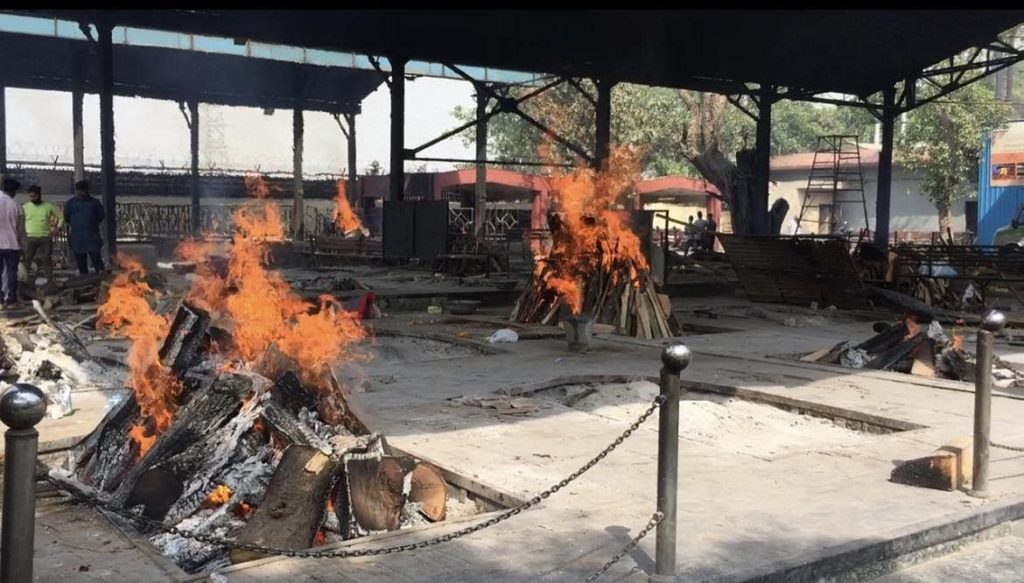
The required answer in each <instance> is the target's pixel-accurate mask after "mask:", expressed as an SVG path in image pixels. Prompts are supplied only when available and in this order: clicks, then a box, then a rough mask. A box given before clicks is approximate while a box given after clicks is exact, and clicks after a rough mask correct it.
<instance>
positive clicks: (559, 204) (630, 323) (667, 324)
mask: <svg viewBox="0 0 1024 583" xmlns="http://www.w3.org/2000/svg"><path fill="white" fill-rule="evenodd" d="M639 176H640V170H639V156H638V153H637V152H635V151H633V150H630V149H628V148H623V147H616V148H612V150H611V152H610V154H609V156H608V160H607V162H606V164H605V166H604V167H603V168H602V169H601V170H600V171H594V170H592V169H590V168H576V169H575V170H573V171H572V172H568V173H565V174H561V175H555V176H552V177H551V183H552V192H553V193H554V194H553V196H554V198H555V212H553V213H552V214H550V215H549V219H548V223H549V228H550V230H551V248H550V250H549V251H548V253H547V255H546V256H544V257H540V258H536V259H535V266H534V270H533V277H532V279H531V280H530V283H529V285H527V286H526V288H525V289H524V290H523V293H522V295H520V297H519V300H518V301H517V302H516V305H515V307H514V308H513V310H512V314H511V316H510V319H511V320H513V321H516V322H530V323H538V322H539V323H541V324H557V323H558V322H559V320H560V319H562V318H563V317H565V316H580V315H581V314H585V315H587V316H589V317H591V318H593V320H594V321H595V322H599V323H604V324H611V325H614V326H615V328H616V330H617V332H618V333H620V334H624V335H628V336H635V337H639V338H664V337H668V336H675V335H677V334H678V333H679V325H678V323H677V322H676V319H675V317H674V316H673V314H672V309H671V303H670V302H669V298H668V296H667V295H665V294H659V293H658V291H657V289H656V286H655V282H654V280H653V279H652V278H651V274H650V267H649V266H648V263H647V258H646V257H645V256H644V254H643V252H642V251H641V249H640V238H639V237H638V236H637V235H636V233H635V232H633V230H632V229H631V227H630V215H629V213H628V211H624V210H621V209H623V208H625V204H624V201H625V199H626V196H627V195H628V194H630V192H631V191H632V186H633V185H634V184H635V183H636V181H637V179H638V178H639Z"/></svg>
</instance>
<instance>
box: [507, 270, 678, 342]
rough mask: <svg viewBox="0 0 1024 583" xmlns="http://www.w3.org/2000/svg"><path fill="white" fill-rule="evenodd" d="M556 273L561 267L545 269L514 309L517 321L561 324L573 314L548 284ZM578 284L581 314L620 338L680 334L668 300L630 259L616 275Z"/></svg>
mask: <svg viewBox="0 0 1024 583" xmlns="http://www.w3.org/2000/svg"><path fill="white" fill-rule="evenodd" d="M556 271H557V268H556V267H552V266H545V267H544V268H542V270H541V273H540V275H535V276H534V277H533V279H532V280H531V281H530V284H529V285H527V286H526V288H525V289H524V290H523V293H522V294H521V295H520V296H519V299H518V300H517V301H516V304H515V307H514V308H513V309H512V315H511V317H510V319H511V320H512V321H515V322H522V323H535V324H557V323H558V322H559V321H561V320H563V319H564V318H565V316H566V315H568V313H573V312H572V302H571V301H567V300H566V299H565V298H564V297H563V296H562V295H560V294H559V292H558V291H557V290H555V289H552V288H550V287H548V286H547V284H546V282H548V281H549V280H550V279H551V278H552V277H554V273H555V272H556ZM630 273H632V274H634V276H633V277H631V278H627V277H623V276H620V275H618V274H630ZM576 285H578V286H579V288H580V290H581V291H580V294H579V295H580V297H582V298H583V301H582V305H583V306H584V308H583V310H582V312H583V313H586V314H589V315H590V316H591V317H592V318H594V321H595V322H598V323H601V324H610V325H612V326H615V331H616V332H618V333H619V334H623V335H626V336H634V337H636V338H646V339H651V338H667V337H670V336H676V335H678V334H679V331H680V328H679V323H678V322H677V321H676V319H675V315H674V314H672V309H671V302H670V301H669V298H668V296H667V295H665V294H660V293H658V292H657V288H656V285H655V283H654V280H653V279H652V278H651V275H650V273H649V272H647V270H646V269H637V266H636V265H635V264H633V263H630V262H628V261H623V262H621V263H618V262H616V263H614V264H613V270H612V271H604V270H603V269H602V270H600V271H597V272H595V273H593V274H584V275H582V276H581V277H580V278H579V280H578V282H577V284H576Z"/></svg>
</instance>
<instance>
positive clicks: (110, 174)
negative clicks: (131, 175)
mask: <svg viewBox="0 0 1024 583" xmlns="http://www.w3.org/2000/svg"><path fill="white" fill-rule="evenodd" d="M96 32H97V36H98V45H99V46H98V51H97V52H98V54H99V60H100V76H99V79H100V83H99V90H100V157H101V171H100V181H101V182H102V187H103V208H104V209H105V210H106V213H107V218H106V220H105V221H104V224H105V226H106V228H105V234H106V237H107V258H108V259H109V261H110V265H111V266H113V262H114V257H115V256H116V255H117V198H116V194H115V192H116V190H115V180H116V176H115V168H114V50H113V48H114V47H113V38H112V32H113V29H112V27H111V25H110V24H109V23H104V22H101V23H98V24H97V26H96Z"/></svg>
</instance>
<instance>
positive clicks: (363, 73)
mask: <svg viewBox="0 0 1024 583" xmlns="http://www.w3.org/2000/svg"><path fill="white" fill-rule="evenodd" d="M6 18H12V17H8V16H7V15H4V16H0V30H5V27H4V26H3V24H5V23H6V24H10V21H6V22H4V19H6ZM34 20H38V19H34ZM65 24H67V25H71V26H73V29H74V31H77V35H75V34H74V32H73V31H72V30H71V28H70V27H69V26H62V27H61V30H62V32H63V34H59V35H49V36H46V35H40V34H19V33H10V32H8V33H6V34H2V35H0V54H3V55H4V66H3V67H0V84H2V85H4V86H7V87H19V88H26V89H42V90H54V91H73V90H76V89H78V90H82V91H84V92H86V93H98V92H99V79H98V70H97V67H96V64H95V62H96V56H95V47H94V46H93V45H94V43H92V42H91V41H89V40H87V38H86V37H85V36H84V34H83V33H82V32H81V31H80V30H78V29H77V26H76V25H74V23H65ZM115 51H116V55H117V57H116V58H115V59H114V93H115V94H116V95H121V96H129V97H145V98H150V99H166V100H172V101H179V102H183V101H189V100H196V101H198V102H201V103H214V104H219V105H231V106H247V107H260V108H265V109H292V108H295V107H301V108H302V109H304V110H307V111H325V112H328V113H339V114H340V113H358V112H359V111H360V103H361V102H362V100H363V99H364V98H365V97H366V96H367V95H369V94H370V93H372V92H373V91H374V90H376V89H377V87H378V86H380V84H381V83H382V82H383V81H384V77H383V76H382V75H381V74H380V73H379V72H376V71H370V70H360V69H352V68H347V67H340V66H321V65H309V64H299V63H293V62H285V61H276V60H270V59H264V58H256V57H245V56H235V55H229V54H216V53H208V52H202V51H197V50H181V49H168V48H156V47H151V46H133V45H126V44H115Z"/></svg>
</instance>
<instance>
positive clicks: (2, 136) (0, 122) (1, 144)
mask: <svg viewBox="0 0 1024 583" xmlns="http://www.w3.org/2000/svg"><path fill="white" fill-rule="evenodd" d="M0 174H3V175H5V176H6V175H7V88H6V87H3V86H0Z"/></svg>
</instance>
